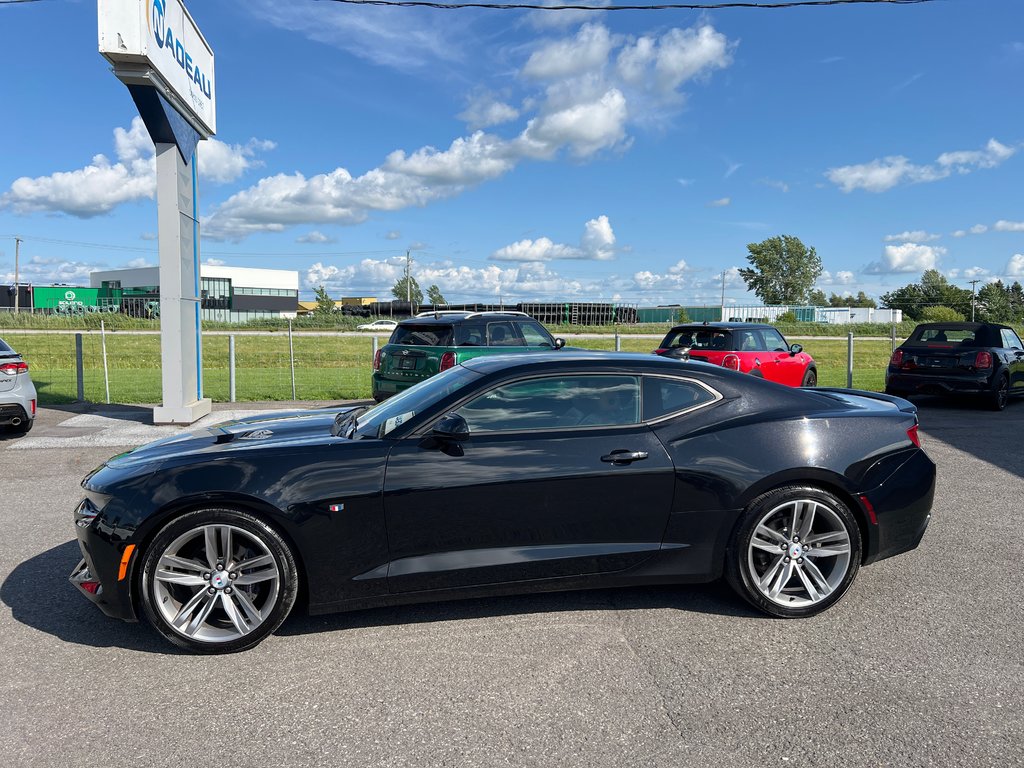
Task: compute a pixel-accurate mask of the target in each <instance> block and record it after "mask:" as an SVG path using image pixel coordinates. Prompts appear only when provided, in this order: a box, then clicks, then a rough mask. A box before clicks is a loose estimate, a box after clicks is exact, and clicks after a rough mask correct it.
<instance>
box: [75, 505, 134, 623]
mask: <svg viewBox="0 0 1024 768" xmlns="http://www.w3.org/2000/svg"><path fill="white" fill-rule="evenodd" d="M89 503H90V501H89V499H83V500H82V502H81V504H79V505H78V508H77V509H76V510H75V519H76V525H75V532H76V533H77V534H78V546H79V549H80V550H81V552H82V559H81V560H80V561H79V563H78V565H76V566H75V568H74V569H73V570H72V571H71V575H70V576H69V577H68V580H69V581H70V582H71V583H72V584H73V585H74V586H75V588H76V589H78V591H79V592H81V593H82V594H83V595H85V597H86V598H88V599H89V601H90V602H91V603H93V604H94V605H96V606H97V607H98V608H99V609H100V610H101V611H103V613H105V614H106V615H107V616H110V617H111V618H114V619H122V620H124V621H137V620H138V616H137V614H136V612H135V607H134V605H133V600H132V589H131V584H132V578H131V574H132V567H133V566H134V560H135V555H136V548H135V546H134V545H131V544H126V543H124V542H123V541H122V542H115V541H112V540H111V538H109V537H108V536H107V535H105V532H104V531H102V530H100V529H99V528H98V527H97V525H96V523H95V521H94V520H90V519H89V516H88V514H83V509H86V507H87V505H88V504H89ZM86 522H87V523H88V524H86V525H83V523H86Z"/></svg>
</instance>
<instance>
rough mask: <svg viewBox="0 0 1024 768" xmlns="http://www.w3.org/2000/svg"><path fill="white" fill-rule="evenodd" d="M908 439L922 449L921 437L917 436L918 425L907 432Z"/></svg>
mask: <svg viewBox="0 0 1024 768" xmlns="http://www.w3.org/2000/svg"><path fill="white" fill-rule="evenodd" d="M907 437H909V438H910V442H912V443H913V444H914V445H916V446H917V447H918V448H920V447H921V436H920V435H919V434H917V424H915V425H914V426H912V427H911V428H910V429H908V430H907Z"/></svg>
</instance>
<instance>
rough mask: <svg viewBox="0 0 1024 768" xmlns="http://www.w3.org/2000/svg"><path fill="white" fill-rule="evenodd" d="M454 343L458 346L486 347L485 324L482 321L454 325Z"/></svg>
mask: <svg viewBox="0 0 1024 768" xmlns="http://www.w3.org/2000/svg"><path fill="white" fill-rule="evenodd" d="M455 344H456V346H459V347H486V346H487V328H486V326H485V325H484V324H483V323H463V324H461V325H458V326H456V328H455Z"/></svg>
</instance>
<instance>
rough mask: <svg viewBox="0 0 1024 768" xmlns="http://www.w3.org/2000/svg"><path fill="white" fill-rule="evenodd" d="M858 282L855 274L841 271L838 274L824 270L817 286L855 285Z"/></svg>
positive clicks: (844, 270)
mask: <svg viewBox="0 0 1024 768" xmlns="http://www.w3.org/2000/svg"><path fill="white" fill-rule="evenodd" d="M855 282H856V277H855V275H854V274H853V272H851V271H849V270H846V269H841V270H839V271H837V272H829V271H828V270H827V269H826V270H824V271H823V272H822V273H821V275H819V276H818V280H817V282H816V284H817V285H853V284H854V283H855Z"/></svg>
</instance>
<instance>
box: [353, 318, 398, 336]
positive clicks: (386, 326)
mask: <svg viewBox="0 0 1024 768" xmlns="http://www.w3.org/2000/svg"><path fill="white" fill-rule="evenodd" d="M397 326H398V323H397V322H395V321H394V320H374V321H373V322H372V323H363V324H362V325H357V326H356V330H357V331H388V332H389V333H390V332H391V331H393V330H395V328H396V327H397Z"/></svg>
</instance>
